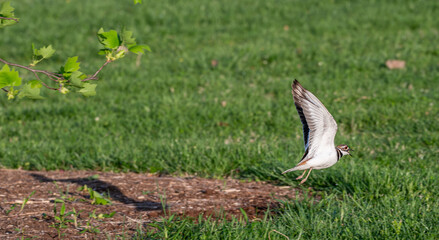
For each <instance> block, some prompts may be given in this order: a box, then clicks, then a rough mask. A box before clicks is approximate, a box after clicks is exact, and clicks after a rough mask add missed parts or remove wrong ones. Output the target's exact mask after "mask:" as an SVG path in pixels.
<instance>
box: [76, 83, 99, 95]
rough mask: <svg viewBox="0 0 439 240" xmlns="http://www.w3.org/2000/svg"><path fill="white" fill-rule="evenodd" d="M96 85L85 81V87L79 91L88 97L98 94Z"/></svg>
mask: <svg viewBox="0 0 439 240" xmlns="http://www.w3.org/2000/svg"><path fill="white" fill-rule="evenodd" d="M96 86H97V85H96V84H91V83H84V87H83V88H82V89H81V90H79V92H80V93H82V95H84V96H86V97H91V96H94V95H96Z"/></svg>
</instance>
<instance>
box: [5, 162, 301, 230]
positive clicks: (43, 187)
mask: <svg viewBox="0 0 439 240" xmlns="http://www.w3.org/2000/svg"><path fill="white" fill-rule="evenodd" d="M85 185H87V186H88V187H90V188H92V189H93V190H95V191H97V192H99V193H102V194H103V195H104V196H106V197H108V198H109V199H110V200H111V202H112V203H111V204H108V205H96V204H92V200H91V199H90V195H89V192H88V191H86V190H84V189H83V187H84V186H85ZM81 188H82V189H81ZM33 191H35V193H34V194H33V195H32V196H31V197H30V199H29V200H28V201H27V202H26V204H25V205H24V208H23V210H21V207H22V205H23V201H24V199H25V198H27V197H29V195H30V194H31V193H32V192H33ZM299 196H301V192H300V190H298V189H295V188H292V187H289V186H275V185H272V184H269V183H265V182H248V181H240V180H236V179H224V180H218V179H204V178H199V177H170V176H157V175H152V174H136V173H111V172H97V171H50V172H44V171H43V172H40V171H22V170H7V169H0V239H17V238H22V237H24V238H36V239H57V238H58V237H59V233H61V234H62V238H63V239H76V238H80V239H106V238H115V237H117V236H124V237H128V238H129V237H131V236H133V234H135V232H136V230H138V229H142V228H147V227H148V224H149V223H151V222H153V221H160V220H162V219H163V217H165V218H166V217H169V216H171V215H176V216H185V217H194V218H195V219H198V216H199V215H200V214H203V216H205V217H207V216H211V217H212V218H217V219H223V218H224V217H225V218H229V219H230V218H231V217H233V216H234V217H238V218H239V217H240V216H242V215H241V214H242V212H241V209H243V210H244V211H245V212H246V214H247V216H248V218H249V219H250V220H255V219H258V218H262V217H263V216H264V214H265V213H266V212H267V209H269V211H273V210H275V209H276V208H279V207H280V203H279V201H278V200H281V199H293V198H297V197H299ZM57 199H62V200H63V201H64V202H65V207H66V212H69V211H72V210H73V209H75V210H76V211H77V212H78V211H81V213H80V214H79V215H78V219H77V224H76V226H75V224H74V223H72V222H66V223H65V227H64V228H59V230H60V231H59V232H58V230H57V227H56V226H57V224H58V226H59V223H60V221H59V220H57V219H56V218H55V216H59V213H60V210H61V205H62V203H56V204H55V200H57ZM14 206H15V207H14ZM54 206H56V213H55V211H54ZM20 210H21V211H20ZM112 212H115V214H114V215H113V216H112V217H108V218H104V217H103V215H101V216H100V217H99V214H110V213H112ZM93 213H94V215H93ZM269 214H272V212H271V213H269ZM73 219H74V217H73V215H70V216H67V217H66V220H73Z"/></svg>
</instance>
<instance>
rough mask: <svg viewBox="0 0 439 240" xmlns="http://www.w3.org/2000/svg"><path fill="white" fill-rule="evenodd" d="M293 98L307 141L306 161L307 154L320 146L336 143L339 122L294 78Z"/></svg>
mask: <svg viewBox="0 0 439 240" xmlns="http://www.w3.org/2000/svg"><path fill="white" fill-rule="evenodd" d="M292 88H293V90H292V93H293V98H294V104H295V105H296V109H297V112H298V113H299V116H300V120H301V121H302V125H303V140H304V141H305V154H304V155H303V157H302V159H301V161H300V162H299V164H300V163H301V162H302V161H306V160H307V156H308V155H310V156H312V154H313V153H314V152H315V151H316V149H317V148H318V146H320V145H327V144H334V138H335V134H336V133H337V123H336V122H335V120H334V118H333V117H332V115H331V114H330V113H329V111H328V110H327V109H326V108H325V106H324V105H323V104H322V103H321V102H320V100H319V99H318V98H317V97H316V96H314V94H312V93H311V92H310V91H308V90H306V89H305V88H303V87H302V85H300V83H299V81H297V80H294V82H293V86H292Z"/></svg>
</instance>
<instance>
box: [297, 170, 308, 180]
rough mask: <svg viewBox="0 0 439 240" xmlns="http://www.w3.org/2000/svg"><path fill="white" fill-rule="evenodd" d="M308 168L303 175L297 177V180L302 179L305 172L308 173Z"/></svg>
mask: <svg viewBox="0 0 439 240" xmlns="http://www.w3.org/2000/svg"><path fill="white" fill-rule="evenodd" d="M307 170H308V169H306V170H305V171H303V173H302V175H300V176H298V177H297V178H296V180H299V179H302V178H303V176H305V173H306V171H307Z"/></svg>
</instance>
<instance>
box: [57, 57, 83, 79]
mask: <svg viewBox="0 0 439 240" xmlns="http://www.w3.org/2000/svg"><path fill="white" fill-rule="evenodd" d="M77 61H78V57H77V56H76V57H71V58H69V59H67V62H66V64H64V67H62V68H61V72H62V73H63V75H64V77H66V78H68V77H70V76H71V75H72V73H73V72H76V71H78V70H79V68H80V67H79V64H80V63H79V62H77Z"/></svg>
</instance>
